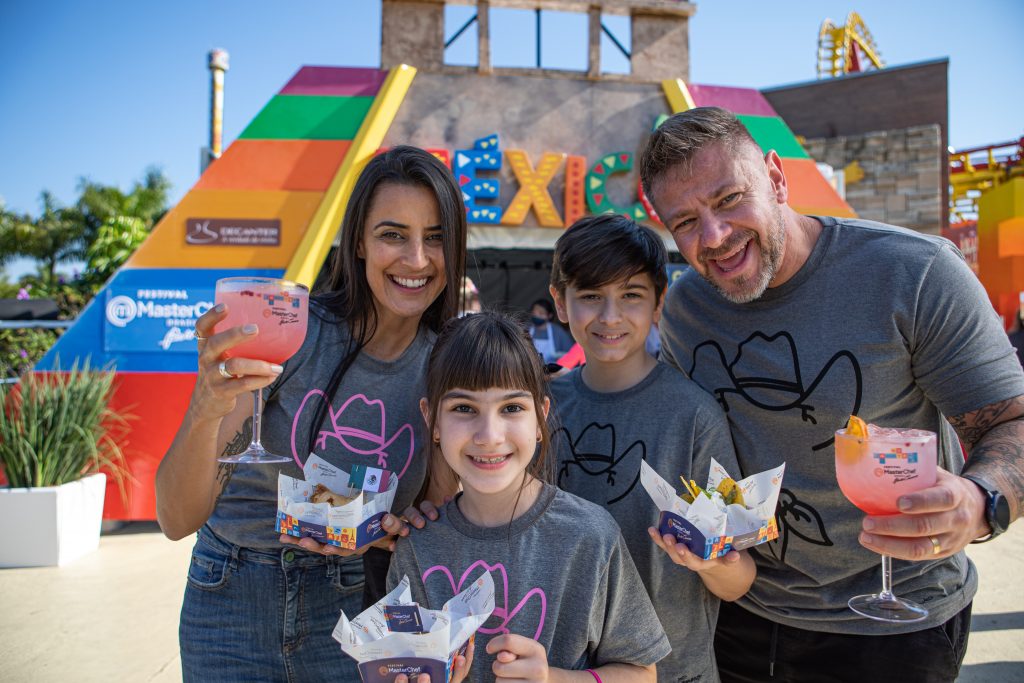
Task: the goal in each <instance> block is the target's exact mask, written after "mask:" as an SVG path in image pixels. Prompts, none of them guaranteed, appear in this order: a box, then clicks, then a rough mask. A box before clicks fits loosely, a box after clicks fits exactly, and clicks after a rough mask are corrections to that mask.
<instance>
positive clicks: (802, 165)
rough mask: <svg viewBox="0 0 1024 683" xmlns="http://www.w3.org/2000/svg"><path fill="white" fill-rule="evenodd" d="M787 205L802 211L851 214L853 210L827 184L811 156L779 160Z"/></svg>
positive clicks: (845, 215) (844, 215)
mask: <svg viewBox="0 0 1024 683" xmlns="http://www.w3.org/2000/svg"><path fill="white" fill-rule="evenodd" d="M782 170H783V171H784V172H785V174H786V184H787V186H788V187H789V205H790V206H791V207H793V209H794V210H796V211H798V212H800V213H803V214H825V215H828V216H840V217H855V216H856V215H857V214H856V212H855V211H854V210H853V209H852V208H851V207H850V205H849V204H847V203H846V202H845V201H843V200H842V199H841V198H840V197H839V195H838V194H837V193H836V191H835V188H833V187H832V186H831V185H829V183H828V181H827V180H825V176H823V175H821V171H819V170H818V167H817V166H816V165H815V163H814V160H813V159H782Z"/></svg>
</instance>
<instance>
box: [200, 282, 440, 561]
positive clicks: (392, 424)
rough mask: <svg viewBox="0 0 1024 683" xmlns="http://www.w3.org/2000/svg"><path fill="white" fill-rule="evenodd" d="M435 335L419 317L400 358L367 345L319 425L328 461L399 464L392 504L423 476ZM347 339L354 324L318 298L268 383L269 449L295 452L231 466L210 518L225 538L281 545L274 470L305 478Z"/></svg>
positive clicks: (401, 503)
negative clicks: (424, 406) (425, 407)
mask: <svg viewBox="0 0 1024 683" xmlns="http://www.w3.org/2000/svg"><path fill="white" fill-rule="evenodd" d="M434 339H435V335H434V334H433V333H432V332H430V331H429V330H427V329H426V328H423V327H421V328H420V331H419V333H418V334H417V335H416V338H415V339H414V340H413V342H412V344H410V345H409V347H408V348H407V349H406V350H405V351H404V352H403V353H402V355H401V356H399V357H398V358H397V359H395V360H393V361H381V360H378V359H376V358H372V357H370V356H368V355H367V354H366V353H360V354H359V355H358V357H357V358H356V360H355V362H354V363H353V364H352V366H351V367H350V368H349V369H348V372H346V373H345V377H344V379H343V380H342V382H341V385H340V386H339V387H338V391H337V393H336V394H335V396H334V400H333V401H330V402H329V406H328V409H327V413H326V415H325V417H324V419H323V421H322V422H321V423H320V425H319V426H318V434H317V438H316V442H315V445H314V449H313V452H315V453H316V454H317V455H318V456H320V457H322V458H324V459H325V460H327V461H328V462H330V463H331V464H333V465H337V466H339V467H341V468H342V469H344V470H345V471H348V470H349V469H350V468H351V466H352V465H355V464H363V465H368V466H372V467H381V468H384V469H387V470H390V471H393V472H395V473H396V474H398V476H399V485H398V492H397V495H396V496H395V501H394V503H393V504H392V509H393V510H404V509H405V508H406V507H408V506H409V505H411V504H412V502H413V499H414V498H415V496H416V494H417V493H418V492H419V490H420V488H421V486H422V485H423V480H424V477H425V476H426V459H425V457H424V455H423V453H424V452H425V451H424V450H423V444H425V443H427V440H426V427H425V425H424V423H423V417H422V415H421V414H420V411H419V400H420V398H421V397H422V396H424V395H425V393H426V391H425V386H426V385H425V382H426V367H427V358H428V356H429V355H430V350H431V348H432V346H433V343H434ZM348 344H349V335H348V329H347V326H346V325H345V324H344V323H343V322H341V321H338V320H337V319H336V318H335V317H334V316H332V315H331V314H330V313H328V312H327V311H326V310H324V309H323V307H322V306H320V305H319V304H317V303H316V302H313V301H311V302H310V315H309V327H308V330H307V332H306V340H305V342H304V343H303V345H302V348H300V349H299V351H298V353H296V354H295V355H294V356H293V357H292V358H290V359H289V360H288V361H286V362H285V364H284V372H282V373H281V376H280V377H279V378H278V379H277V380H276V381H275V382H274V384H272V385H271V386H270V387H268V388H267V389H265V390H264V396H265V397H267V401H266V404H265V406H264V412H263V434H262V441H263V445H264V446H266V448H267V449H268V450H269V451H271V452H272V453H278V454H281V455H285V456H288V457H291V458H292V462H289V463H284V464H280V465H276V464H275V465H237V466H233V471H232V472H231V474H230V479H229V480H228V482H227V485H226V486H225V488H224V491H223V493H222V494H221V495H220V497H219V498H218V500H217V505H216V507H215V508H214V511H213V514H212V515H211V516H210V519H209V521H208V522H207V526H209V528H210V529H211V530H212V531H213V532H214V533H216V534H217V535H218V536H219V537H221V538H222V539H224V540H225V541H228V542H229V543H234V544H236V545H239V546H242V547H246V548H256V549H264V550H279V549H280V548H281V543H280V541H279V540H278V538H279V535H278V533H277V532H276V531H275V530H274V523H275V519H276V516H277V475H278V472H283V473H285V474H287V475H288V476H291V477H296V478H299V479H301V478H302V469H301V464H302V463H304V462H305V461H306V457H307V456H308V455H309V450H308V445H309V438H310V429H311V428H312V424H311V423H312V420H313V418H314V415H315V413H316V409H317V406H318V405H321V404H323V403H325V402H327V397H326V395H325V391H326V390H327V383H328V380H329V379H330V376H331V374H332V373H333V371H334V368H335V367H336V366H337V365H338V363H340V362H341V359H342V358H343V357H344V356H345V353H346V350H347V348H348ZM246 398H247V397H242V398H240V399H239V400H246Z"/></svg>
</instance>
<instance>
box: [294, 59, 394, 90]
mask: <svg viewBox="0 0 1024 683" xmlns="http://www.w3.org/2000/svg"><path fill="white" fill-rule="evenodd" d="M387 77H388V72H387V71H386V70H381V69H353V68H344V67H333V66H304V67H302V68H301V69H299V70H298V72H296V74H295V75H294V76H292V79H291V80H290V81H288V84H287V85H285V86H284V87H283V88H281V92H280V94H281V95H338V96H341V97H352V96H368V97H373V96H375V95H376V94H377V91H379V90H380V86H381V85H382V84H383V83H384V79H386V78H387Z"/></svg>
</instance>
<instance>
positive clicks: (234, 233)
mask: <svg viewBox="0 0 1024 683" xmlns="http://www.w3.org/2000/svg"><path fill="white" fill-rule="evenodd" d="M185 244H190V245H192V246H231V247H277V246H280V244H281V221H280V220H278V219H276V218H274V219H269V218H268V219H243V218H188V219H186V220H185Z"/></svg>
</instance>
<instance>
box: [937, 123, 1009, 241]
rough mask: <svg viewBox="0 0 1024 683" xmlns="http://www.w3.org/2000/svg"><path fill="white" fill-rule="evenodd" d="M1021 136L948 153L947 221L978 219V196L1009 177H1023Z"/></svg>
mask: <svg viewBox="0 0 1024 683" xmlns="http://www.w3.org/2000/svg"><path fill="white" fill-rule="evenodd" d="M1022 157H1024V137H1022V138H1021V139H1019V140H1013V141H1010V142H1001V143H997V144H993V145H985V146H983V147H975V148H973V149H964V150H960V151H953V150H951V151H950V153H949V190H950V191H949V220H950V222H959V221H963V220H971V219H975V218H977V215H978V197H980V196H981V194H982V193H983V192H985V191H986V190H988V189H991V188H993V187H995V186H996V185H999V184H1001V183H1004V182H1006V181H1008V180H1010V179H1011V178H1015V177H1024V165H1022V164H1021V158H1022Z"/></svg>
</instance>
